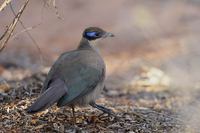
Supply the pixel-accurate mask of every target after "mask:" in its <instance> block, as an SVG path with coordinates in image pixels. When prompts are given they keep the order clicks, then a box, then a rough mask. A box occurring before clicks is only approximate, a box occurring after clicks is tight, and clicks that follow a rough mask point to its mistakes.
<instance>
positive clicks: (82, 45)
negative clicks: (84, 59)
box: [78, 38, 94, 50]
mask: <svg viewBox="0 0 200 133" xmlns="http://www.w3.org/2000/svg"><path fill="white" fill-rule="evenodd" d="M78 49H92V50H94V48H93V46H92V44H90V42H89V41H88V40H87V39H85V38H82V39H81V41H80V43H79V46H78Z"/></svg>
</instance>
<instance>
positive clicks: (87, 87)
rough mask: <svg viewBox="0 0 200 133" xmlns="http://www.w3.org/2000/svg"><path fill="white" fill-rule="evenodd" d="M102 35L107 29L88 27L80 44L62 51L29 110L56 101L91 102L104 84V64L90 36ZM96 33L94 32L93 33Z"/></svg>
mask: <svg viewBox="0 0 200 133" xmlns="http://www.w3.org/2000/svg"><path fill="white" fill-rule="evenodd" d="M96 32H100V33H101V36H100V34H98V35H99V37H98V38H103V37H104V36H105V34H107V35H110V36H111V34H108V33H107V32H105V31H103V30H101V29H99V28H96V27H92V28H87V29H86V30H85V31H84V33H83V38H82V40H81V42H80V45H79V47H78V48H77V49H76V50H74V51H70V52H65V53H63V54H62V55H61V56H60V57H59V58H58V60H57V61H56V62H55V63H54V65H53V66H52V68H51V69H50V71H49V73H48V75H47V78H46V80H45V83H44V87H43V89H42V95H41V96H40V97H39V98H38V99H37V100H36V101H35V103H34V104H32V105H31V106H30V107H29V108H28V111H27V112H28V113H36V112H39V111H42V110H44V109H46V108H48V107H49V106H51V105H53V104H54V103H56V102H57V106H59V107H61V106H64V105H68V106H76V105H78V106H84V105H87V104H90V103H94V102H95V100H96V98H97V97H98V95H99V94H100V93H101V91H102V89H103V87H104V79H105V64H104V61H103V59H102V57H101V56H100V55H99V53H98V52H97V51H96V49H95V48H94V47H93V46H92V45H91V44H90V41H91V40H95V39H98V38H97V34H95V33H96ZM94 35H95V36H94Z"/></svg>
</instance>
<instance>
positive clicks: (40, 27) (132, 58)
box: [0, 0, 200, 114]
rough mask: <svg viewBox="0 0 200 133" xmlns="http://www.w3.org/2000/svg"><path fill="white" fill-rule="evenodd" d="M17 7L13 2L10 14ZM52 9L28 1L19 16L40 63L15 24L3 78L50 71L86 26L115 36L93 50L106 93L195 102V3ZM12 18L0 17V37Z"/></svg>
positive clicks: (143, 0) (121, 0) (114, 2)
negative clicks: (143, 92) (176, 96)
mask: <svg viewBox="0 0 200 133" xmlns="http://www.w3.org/2000/svg"><path fill="white" fill-rule="evenodd" d="M22 2H23V1H13V2H12V5H13V8H14V10H16V11H18V10H19V8H20V6H21V4H22ZM54 6H55V5H53V2H51V1H50V2H49V5H48V4H46V5H45V4H44V1H41V0H32V1H30V2H29V4H28V7H27V8H26V9H25V11H24V13H23V14H22V17H21V21H23V23H24V25H25V26H26V27H27V28H30V30H29V32H30V33H31V35H32V37H33V38H34V40H35V41H36V42H37V44H38V45H39V47H40V49H41V53H42V56H43V58H44V62H43V64H41V62H40V54H39V53H38V52H39V51H38V49H37V48H36V46H35V45H34V43H33V41H32V40H31V39H30V38H29V37H28V36H27V34H26V32H23V30H24V29H23V28H22V26H21V25H20V24H18V25H17V28H16V29H15V31H14V34H13V36H12V37H11V39H10V40H9V42H8V44H7V46H6V48H5V49H4V50H3V51H2V52H1V53H0V76H2V77H3V78H4V79H8V80H9V79H12V78H13V77H15V76H13V73H11V74H10V76H8V75H9V74H8V71H7V69H8V68H9V67H17V68H19V69H26V70H27V71H28V72H27V73H28V74H27V75H29V74H30V73H33V72H38V71H41V69H40V66H50V65H51V64H52V63H53V61H55V60H56V59H57V57H58V56H59V55H60V54H61V53H62V52H65V51H69V50H73V49H76V47H77V46H78V44H79V41H80V39H81V35H82V32H83V30H84V29H85V28H86V27H89V26H97V27H101V28H103V29H105V30H106V31H109V32H112V33H114V34H115V38H109V39H105V40H103V41H101V42H100V43H99V45H98V47H99V49H100V51H101V54H102V56H103V58H104V59H105V61H106V65H107V86H108V88H109V87H110V88H111V87H112V88H115V89H123V88H124V87H128V88H133V89H136V88H138V89H143V88H149V89H150V90H152V89H153V90H154V91H160V90H162V88H164V89H170V90H172V91H174V93H177V92H178V93H179V92H180V91H181V95H183V96H188V95H189V97H194V95H193V93H192V94H191V92H193V91H195V98H196V97H200V95H199V92H200V91H199V90H200V74H199V73H200V69H199V68H200V45H199V42H200V26H199V25H200V13H199V12H200V1H199V0H167V1H166V0H109V1H108V0H99V1H97V0H96V1H94V0H87V1H83V0H73V1H72V0H56V8H55V7H54ZM13 17H14V16H13V13H12V12H11V10H10V8H9V7H6V8H5V9H4V10H3V11H2V12H0V35H2V34H3V32H4V31H5V29H6V26H8V24H9V23H10V22H11V21H12V19H13ZM6 71H7V74H5V72H6ZM22 77H23V76H21V77H16V78H22ZM152 86H153V87H152ZM155 86H159V87H155ZM196 92H198V93H196ZM196 95H198V96H196ZM196 100H198V99H196ZM198 105H199V104H198ZM194 106H196V104H195V105H194ZM198 109H199V108H198ZM186 114H187V113H186ZM196 114H198V112H196Z"/></svg>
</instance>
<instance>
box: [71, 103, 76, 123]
mask: <svg viewBox="0 0 200 133" xmlns="http://www.w3.org/2000/svg"><path fill="white" fill-rule="evenodd" d="M71 108H72V115H73V124H74V125H75V124H76V116H75V108H74V105H71Z"/></svg>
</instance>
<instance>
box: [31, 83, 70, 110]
mask: <svg viewBox="0 0 200 133" xmlns="http://www.w3.org/2000/svg"><path fill="white" fill-rule="evenodd" d="M66 93H67V87H66V86H65V83H64V81H62V80H59V79H57V80H55V81H53V82H51V84H50V85H49V88H48V89H47V90H46V91H45V92H44V93H43V94H42V95H41V96H40V97H39V98H38V99H37V100H36V101H35V103H33V104H32V105H31V106H30V107H29V108H28V109H27V113H30V114H34V113H37V112H39V111H43V110H44V109H46V108H48V107H50V106H51V105H53V104H54V103H55V102H57V101H58V100H59V99H60V98H61V97H62V96H63V95H65V94H66Z"/></svg>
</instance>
